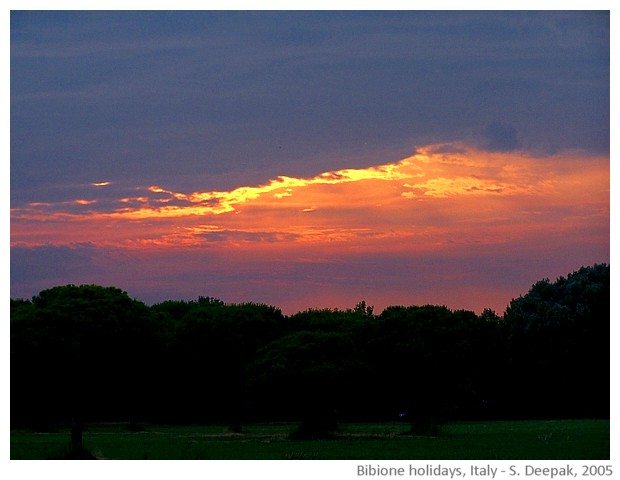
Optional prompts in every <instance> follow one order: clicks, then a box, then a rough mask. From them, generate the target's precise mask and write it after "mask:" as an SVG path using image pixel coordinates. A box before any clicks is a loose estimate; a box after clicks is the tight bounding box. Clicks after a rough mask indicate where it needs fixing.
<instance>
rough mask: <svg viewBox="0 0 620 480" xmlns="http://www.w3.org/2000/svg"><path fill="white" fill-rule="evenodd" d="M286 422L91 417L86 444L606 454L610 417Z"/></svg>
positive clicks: (227, 456) (62, 450)
mask: <svg viewBox="0 0 620 480" xmlns="http://www.w3.org/2000/svg"><path fill="white" fill-rule="evenodd" d="M295 426H296V425H294V424H288V423H278V424H253V425H246V426H244V430H243V433H230V432H228V431H226V428H225V427H223V426H213V425H210V426H199V425H192V426H163V425H145V426H144V429H143V430H142V431H133V432H132V431H129V430H128V429H127V428H126V425H124V424H97V425H87V426H86V430H85V432H84V447H85V448H86V449H87V450H88V451H89V452H91V453H92V455H93V456H94V457H95V458H97V459H109V460H128V459H134V460H140V459H145V460H155V459H168V460H191V459H196V460H202V459H220V460H246V459H247V460H295V459H299V460H353V459H377V460H397V459H398V460H483V459H488V460H605V459H609V435H610V430H609V428H610V427H609V420H553V421H541V420H538V421H497V422H459V423H452V424H448V425H444V426H443V427H442V429H441V432H440V434H439V435H437V436H435V437H416V436H411V435H407V434H406V432H407V430H408V427H409V426H408V425H407V424H404V423H377V424H374V423H373V424H371V423H356V424H343V425H341V427H340V429H339V430H338V431H337V432H336V433H335V435H334V438H333V439H330V440H306V441H295V440H290V439H288V434H289V433H290V432H291V431H292V430H294V428H295ZM69 446H70V431H69V429H68V428H58V429H56V430H54V431H52V432H46V433H34V432H31V431H25V430H14V431H12V432H11V459H12V460H18V459H54V458H57V459H62V458H64V457H65V456H66V454H67V452H68V450H69Z"/></svg>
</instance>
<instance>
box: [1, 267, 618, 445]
mask: <svg viewBox="0 0 620 480" xmlns="http://www.w3.org/2000/svg"><path fill="white" fill-rule="evenodd" d="M10 328H11V424H12V425H13V426H20V425H21V426H26V427H28V428H31V429H35V430H39V431H40V430H46V431H51V430H53V428H55V425H60V424H67V423H68V422H70V420H71V418H72V417H73V416H75V414H76V413H77V414H79V416H81V417H83V419H84V421H86V422H92V421H98V420H101V421H122V422H129V424H130V425H129V428H130V429H136V428H138V427H139V426H141V425H142V424H144V423H145V422H170V423H196V422H197V423H202V424H215V423H224V424H227V425H228V430H229V431H231V432H240V431H242V426H243V424H244V423H247V422H251V421H296V422H299V426H300V428H299V431H298V432H297V433H298V434H299V435H301V436H304V437H307V438H318V437H325V436H330V435H334V434H335V433H334V432H336V431H337V430H335V428H336V426H337V425H338V424H342V423H343V422H351V421H404V422H406V424H407V425H408V427H407V428H408V430H409V431H410V433H413V434H415V435H420V434H422V435H435V434H437V433H438V432H439V425H441V424H443V423H444V422H445V421H447V420H453V419H460V420H465V419H488V418H495V419H497V418H518V417H521V418H533V417H547V418H559V417H565V418H567V417H572V418H577V417H583V418H587V417H596V418H608V416H609V266H608V265H594V266H592V267H584V268H581V269H580V270H578V271H576V272H574V273H572V274H570V275H568V276H567V277H566V278H563V277H561V278H559V279H558V280H557V281H556V282H553V283H552V282H550V281H549V280H542V281H540V282H537V283H536V284H534V285H533V286H532V288H531V289H530V291H529V292H527V293H526V294H525V295H523V296H521V297H518V298H516V299H514V300H512V301H511V302H510V305H509V306H508V308H507V309H506V312H505V313H504V315H503V316H502V317H500V316H499V315H497V314H496V313H495V312H494V311H492V310H489V309H485V310H484V311H483V312H482V313H481V314H480V315H476V314H475V313H473V312H471V311H464V310H450V309H448V308H446V307H443V306H433V305H425V306H391V307H388V308H386V309H385V310H384V311H383V312H381V313H380V314H375V313H374V309H373V308H372V307H371V306H368V305H367V304H366V303H365V302H363V301H362V302H360V303H358V304H357V305H356V306H355V307H354V308H352V309H347V310H330V309H324V310H315V309H311V310H307V311H303V312H299V313H297V314H295V315H291V316H284V315H283V314H282V312H281V311H280V310H279V309H277V308H275V307H272V306H269V305H263V304H254V303H247V304H225V303H224V302H222V301H221V300H218V299H215V298H211V297H206V296H205V297H199V298H198V299H197V300H196V301H172V300H171V301H166V302H162V303H159V304H156V305H153V306H151V307H148V306H146V305H144V304H143V303H141V302H139V301H137V300H134V299H131V298H130V297H129V296H128V295H127V294H126V293H125V292H123V291H121V290H119V289H117V288H114V287H101V286H95V285H82V286H74V285H67V286H61V287H55V288H52V289H49V290H44V291H42V292H41V293H40V294H39V295H37V296H35V297H34V298H32V300H11V322H10ZM579 385H587V386H588V388H583V389H580V388H579Z"/></svg>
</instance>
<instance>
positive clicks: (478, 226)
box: [10, 11, 610, 314]
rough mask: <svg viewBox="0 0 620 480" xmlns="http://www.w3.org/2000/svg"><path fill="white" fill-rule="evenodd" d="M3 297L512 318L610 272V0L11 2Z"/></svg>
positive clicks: (293, 311)
mask: <svg viewBox="0 0 620 480" xmlns="http://www.w3.org/2000/svg"><path fill="white" fill-rule="evenodd" d="M10 68H11V74H10V244H11V248H10V293H11V298H30V297H32V296H33V295H36V294H38V293H39V292H40V291H41V290H44V289H46V288H50V287H53V286H56V285H65V284H70V283H71V284H76V285H77V284H98V285H111V286H116V287H119V288H121V289H123V290H125V291H126V292H128V294H129V295H130V296H131V297H133V298H137V299H138V300H142V301H144V302H145V303H147V304H153V303H157V302H160V301H164V300H169V299H184V300H189V299H197V298H198V297H199V296H209V297H215V298H219V299H221V300H223V301H225V302H227V303H240V302H258V303H266V304H270V305H274V306H277V307H279V308H281V309H282V310H283V311H284V312H285V313H287V314H292V313H295V312H298V311H301V310H305V309H308V308H352V307H354V306H355V305H356V304H357V303H358V302H360V301H362V300H364V301H365V302H366V303H367V304H368V305H371V306H374V308H375V311H376V312H377V313H379V312H380V311H381V310H382V309H383V308H385V307H386V306H389V305H424V304H436V305H446V306H448V307H449V308H452V309H461V308H464V309H469V310H474V311H475V312H477V313H480V312H481V311H482V310H483V309H484V308H491V309H494V310H495V311H496V312H498V313H499V314H502V313H503V312H504V310H505V308H506V306H507V305H508V304H509V302H510V300H511V299H512V298H516V297H518V296H520V295H523V294H525V293H526V292H527V290H528V289H529V288H530V286H531V285H532V284H533V283H535V282H536V281H538V280H540V279H542V278H550V279H551V280H554V279H555V278H557V277H558V276H566V275H567V274H569V273H571V272H572V271H575V270H577V269H579V268H580V267H581V266H586V265H592V264H595V263H603V262H604V263H609V262H610V16H609V12H606V11H386V12H377V11H339V12H335V11H324V12H314V11H294V12H286V11H278V12H273V11H234V12H230V11H199V12H197V11H80V12H76V11H46V12H40V11H13V12H11V14H10Z"/></svg>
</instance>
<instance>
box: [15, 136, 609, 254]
mask: <svg viewBox="0 0 620 480" xmlns="http://www.w3.org/2000/svg"><path fill="white" fill-rule="evenodd" d="M108 184H109V182H101V183H97V184H93V185H95V186H104V185H108ZM100 204H103V202H98V200H97V199H92V200H84V199H77V200H73V201H68V202H60V203H51V202H48V203H31V204H29V205H26V206H24V207H20V208H14V209H13V210H12V211H11V218H12V232H11V237H12V242H13V244H14V245H17V244H19V245H32V244H40V243H41V242H43V243H46V242H47V243H59V244H63V243H71V242H92V243H94V244H102V245H103V244H105V245H115V246H125V247H127V248H133V247H140V248H145V247H152V248H157V247H166V248H183V247H190V246H191V247H193V248H195V247H199V246H209V248H257V249H263V248H270V247H271V246H273V245H277V248H279V249H281V250H282V249H290V248H299V247H302V248H307V247H308V246H312V247H313V248H317V249H321V248H335V245H340V247H338V248H346V249H356V250H368V251H373V250H377V249H381V250H382V251H387V250H399V251H405V250H407V249H412V248H413V249H441V248H447V247H448V246H450V247H454V245H465V244H468V243H476V244H480V243H483V244H484V243H488V244H501V243H503V242H507V241H514V240H515V239H524V241H525V240H526V239H527V238H530V237H531V236H532V235H540V234H541V232H547V233H548V234H549V235H550V236H558V235H560V234H562V235H566V234H567V232H572V233H573V234H576V235H577V234H578V235H582V234H583V233H579V229H582V230H584V229H585V230H589V231H590V232H593V231H601V232H603V231H604V230H605V227H606V226H607V228H608V226H609V159H608V158H605V157H585V156H583V155H579V154H577V153H564V154H558V155H555V156H551V157H545V158H539V157H532V156H528V155H525V154H514V153H489V152H482V151H477V150H474V149H472V148H468V147H463V146H459V147H455V146H452V145H431V146H426V147H423V148H419V149H418V150H417V152H416V154H415V155H413V156H411V157H408V158H405V159H403V160H400V161H398V162H395V163H387V164H381V165H377V166H373V167H369V168H360V169H354V168H351V169H343V170H338V171H333V172H325V173H322V174H320V175H317V176H315V177H312V178H295V177H289V176H280V177H277V178H275V179H272V180H269V181H267V182H266V183H265V184H264V185H258V186H242V187H239V188H236V189H233V190H230V191H204V192H189V193H187V192H175V191H172V190H170V189H167V188H165V187H163V186H155V185H153V186H148V187H146V188H143V189H141V190H140V191H139V194H138V195H136V196H135V197H131V196H123V197H121V198H118V199H117V200H116V201H114V202H112V203H110V201H109V199H108V201H107V203H105V204H106V205H113V206H111V207H109V208H107V209H102V208H103V207H101V206H100ZM70 206H71V208H69V207H70ZM80 208H82V210H80ZM607 241H608V240H607Z"/></svg>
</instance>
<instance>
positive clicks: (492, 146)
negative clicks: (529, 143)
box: [484, 123, 519, 152]
mask: <svg viewBox="0 0 620 480" xmlns="http://www.w3.org/2000/svg"><path fill="white" fill-rule="evenodd" d="M484 133H485V136H486V139H487V144H486V148H487V149H488V150H491V151H499V152H509V151H511V150H516V149H517V148H518V147H519V139H518V135H517V130H516V129H515V128H514V127H512V126H510V125H504V124H502V123H491V124H490V125H488V126H487V128H486V129H485V131H484Z"/></svg>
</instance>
